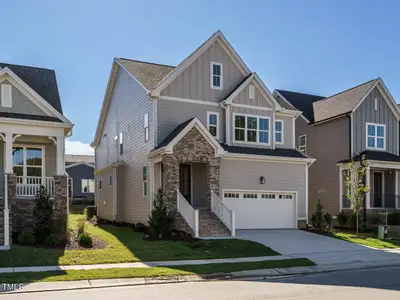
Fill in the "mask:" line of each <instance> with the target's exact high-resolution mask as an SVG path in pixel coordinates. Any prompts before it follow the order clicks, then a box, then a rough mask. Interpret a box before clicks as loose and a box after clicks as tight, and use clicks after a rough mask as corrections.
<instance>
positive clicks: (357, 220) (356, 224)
mask: <svg viewBox="0 0 400 300" xmlns="http://www.w3.org/2000/svg"><path fill="white" fill-rule="evenodd" d="M356 235H357V236H358V212H356Z"/></svg>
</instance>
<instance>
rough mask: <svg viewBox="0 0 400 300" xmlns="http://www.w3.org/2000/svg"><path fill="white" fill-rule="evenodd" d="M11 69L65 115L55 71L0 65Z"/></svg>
mask: <svg viewBox="0 0 400 300" xmlns="http://www.w3.org/2000/svg"><path fill="white" fill-rule="evenodd" d="M6 67H7V68H9V69H10V70H11V71H13V72H14V73H15V74H16V75H17V76H18V77H19V78H21V79H22V80H23V81H24V82H25V83H26V84H27V85H29V87H30V88H31V89H33V90H34V91H35V92H36V93H38V94H39V95H40V96H41V97H42V98H43V99H44V100H46V101H47V102H48V103H49V104H50V105H51V106H53V107H54V108H55V109H56V110H57V111H58V112H60V113H61V114H62V113H63V111H62V107H61V100H60V95H59V93H58V86H57V79H56V73H55V71H54V70H49V69H43V68H36V67H28V66H19V65H12V64H6V63H0V68H6Z"/></svg>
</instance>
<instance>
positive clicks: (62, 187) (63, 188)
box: [53, 175, 68, 238]
mask: <svg viewBox="0 0 400 300" xmlns="http://www.w3.org/2000/svg"><path fill="white" fill-rule="evenodd" d="M54 185H55V191H54V199H53V207H54V210H53V221H54V223H55V227H56V228H57V231H58V233H59V234H61V235H62V236H63V237H65V238H66V236H67V227H68V179H67V176H65V175H61V176H54Z"/></svg>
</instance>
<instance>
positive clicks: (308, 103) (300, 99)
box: [277, 90, 325, 123]
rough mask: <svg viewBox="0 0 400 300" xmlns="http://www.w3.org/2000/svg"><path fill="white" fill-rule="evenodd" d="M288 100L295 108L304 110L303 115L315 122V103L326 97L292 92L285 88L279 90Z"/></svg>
mask: <svg viewBox="0 0 400 300" xmlns="http://www.w3.org/2000/svg"><path fill="white" fill-rule="evenodd" d="M277 91H278V92H279V93H280V94H281V95H282V96H283V97H285V99H286V100H287V101H289V102H290V103H291V104H292V105H293V106H294V107H295V108H297V109H298V110H300V111H302V112H303V115H304V116H305V117H306V118H307V119H308V120H309V121H310V122H311V123H313V122H314V110H313V103H314V102H316V101H318V100H321V99H324V98H325V97H323V96H317V95H310V94H303V93H296V92H290V91H285V90H277Z"/></svg>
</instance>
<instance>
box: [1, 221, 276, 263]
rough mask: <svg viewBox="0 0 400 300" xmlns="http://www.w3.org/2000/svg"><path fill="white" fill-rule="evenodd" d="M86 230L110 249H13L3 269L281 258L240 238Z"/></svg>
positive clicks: (4, 254)
mask: <svg viewBox="0 0 400 300" xmlns="http://www.w3.org/2000/svg"><path fill="white" fill-rule="evenodd" d="M82 217H83V216H82V215H74V214H71V215H70V217H69V226H71V227H76V224H77V222H78V219H79V218H82ZM87 231H88V232H89V233H90V234H91V235H93V236H97V237H99V238H101V239H102V240H104V241H105V242H106V243H107V247H106V248H104V249H98V250H63V249H47V248H35V247H27V246H18V245H14V246H12V250H11V251H2V252H1V255H0V267H10V266H12V267H22V266H49V265H75V264H77V265H83V264H100V263H122V262H136V261H161V260H187V259H211V258H231V257H251V256H271V255H279V253H277V252H275V251H273V250H272V249H270V248H268V247H265V246H264V245H261V244H258V243H256V242H252V241H246V240H238V239H220V240H200V241H197V242H193V243H190V242H174V241H154V242H149V241H143V239H142V238H143V234H142V233H137V232H134V231H133V230H132V229H131V228H128V227H118V226H114V225H101V226H93V225H91V224H90V223H87Z"/></svg>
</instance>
